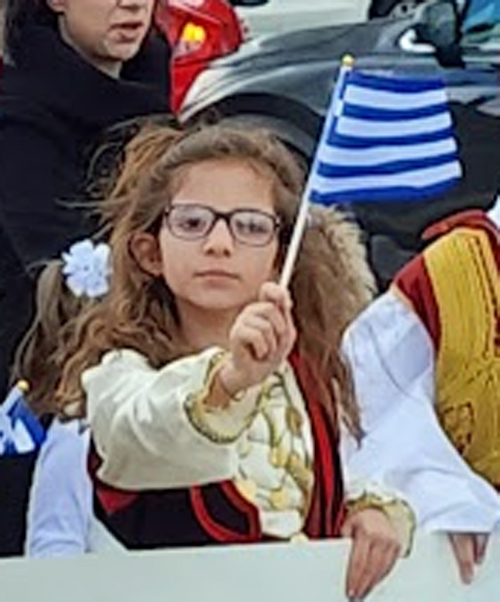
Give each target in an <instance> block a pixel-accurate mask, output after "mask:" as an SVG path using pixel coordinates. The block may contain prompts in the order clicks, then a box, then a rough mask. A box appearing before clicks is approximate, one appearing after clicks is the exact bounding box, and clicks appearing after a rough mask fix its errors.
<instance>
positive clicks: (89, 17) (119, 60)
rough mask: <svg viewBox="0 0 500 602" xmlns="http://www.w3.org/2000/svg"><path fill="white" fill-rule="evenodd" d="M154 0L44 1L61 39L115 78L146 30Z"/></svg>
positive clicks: (137, 49)
mask: <svg viewBox="0 0 500 602" xmlns="http://www.w3.org/2000/svg"><path fill="white" fill-rule="evenodd" d="M155 1H156V0H47V2H48V4H49V7H50V8H51V9H52V10H53V11H54V12H55V13H57V15H58V16H59V27H60V31H61V35H62V37H63V39H64V40H65V41H66V42H67V43H68V44H69V45H70V46H72V47H73V48H74V49H75V50H76V51H77V52H78V53H79V54H80V55H82V56H83V57H84V58H85V59H86V60H87V61H88V62H89V63H91V64H92V65H94V66H95V67H97V68H98V69H100V70H101V71H104V72H106V73H108V74H110V75H112V76H115V77H118V75H119V73H120V68H121V66H122V64H123V62H124V61H127V60H129V59H131V58H132V57H134V56H135V55H136V54H137V52H138V51H139V49H140V47H141V44H142V42H143V41H144V38H145V36H146V34H147V32H148V30H149V27H150V25H151V20H152V14H153V7H154V4H155Z"/></svg>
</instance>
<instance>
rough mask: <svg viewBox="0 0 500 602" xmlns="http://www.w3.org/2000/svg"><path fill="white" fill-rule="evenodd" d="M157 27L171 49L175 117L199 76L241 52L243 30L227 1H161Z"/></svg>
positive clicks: (157, 15)
mask: <svg viewBox="0 0 500 602" xmlns="http://www.w3.org/2000/svg"><path fill="white" fill-rule="evenodd" d="M156 24H157V26H158V28H159V29H160V31H161V32H162V33H163V34H164V35H165V36H166V37H167V39H168V41H169V42H170V45H171V47H172V58H173V60H172V98H171V99H170V103H171V107H172V110H173V112H174V113H176V112H177V111H178V110H179V108H180V106H181V104H182V101H183V99H184V96H185V95H186V92H187V91H188V89H189V87H190V86H191V84H192V83H193V81H194V80H195V78H196V77H197V76H198V75H199V73H201V71H203V70H204V69H205V68H206V67H207V66H208V64H209V63H210V62H211V61H212V60H213V59H215V58H219V57H221V56H224V55H226V54H230V53H231V52H234V51H235V50H237V49H238V47H239V46H240V44H241V43H242V41H243V30H242V26H241V23H240V21H239V19H238V17H237V15H236V12H235V11H234V9H233V7H232V6H231V5H230V4H229V3H228V2H227V1H226V0H160V2H159V3H158V8H157V13H156Z"/></svg>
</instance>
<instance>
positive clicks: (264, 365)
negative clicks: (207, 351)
mask: <svg viewBox="0 0 500 602" xmlns="http://www.w3.org/2000/svg"><path fill="white" fill-rule="evenodd" d="M291 308H292V301H291V298H290V294H289V292H288V290H287V289H284V288H282V287H281V286H279V285H278V284H276V283H275V282H266V283H264V284H263V285H262V287H261V289H260V292H259V297H258V300H257V301H256V302H254V303H250V304H249V305H247V306H246V307H245V308H244V309H243V310H242V311H241V313H240V314H239V315H238V317H237V318H236V320H235V322H234V324H233V326H232V328H231V331H230V333H229V351H230V354H229V356H228V358H227V360H226V362H225V363H224V365H223V366H222V367H221V369H220V371H219V378H220V381H221V384H222V387H223V388H224V389H225V390H226V391H227V392H228V393H229V394H230V395H235V394H237V393H238V392H239V391H242V390H244V389H247V388H249V387H251V386H253V385H257V384H259V383H261V382H263V381H264V380H265V379H266V378H267V377H268V376H269V375H270V374H272V373H273V372H274V371H275V370H277V369H278V368H279V367H280V365H281V364H282V362H283V361H284V360H286V358H287V357H288V355H289V353H290V351H291V350H292V347H293V345H294V343H295V339H296V336H297V334H296V330H295V326H294V323H293V319H292V313H291Z"/></svg>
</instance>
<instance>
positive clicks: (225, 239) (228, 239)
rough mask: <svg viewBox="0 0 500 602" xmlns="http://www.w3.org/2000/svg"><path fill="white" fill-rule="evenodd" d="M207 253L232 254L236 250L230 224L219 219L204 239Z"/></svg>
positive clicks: (204, 247)
mask: <svg viewBox="0 0 500 602" xmlns="http://www.w3.org/2000/svg"><path fill="white" fill-rule="evenodd" d="M203 250H204V251H205V253H212V254H217V255H230V254H231V253H232V252H233V251H234V239H233V235H232V234H231V230H230V229H229V225H228V224H227V223H226V222H225V221H224V220H223V219H219V220H217V222H216V223H215V224H214V227H213V228H212V230H211V231H210V232H209V234H208V236H207V237H206V239H205V240H204V241H203Z"/></svg>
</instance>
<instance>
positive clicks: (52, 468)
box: [26, 421, 92, 557]
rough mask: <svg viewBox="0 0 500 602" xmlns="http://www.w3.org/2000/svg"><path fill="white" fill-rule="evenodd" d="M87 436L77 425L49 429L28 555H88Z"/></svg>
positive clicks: (36, 480)
mask: <svg viewBox="0 0 500 602" xmlns="http://www.w3.org/2000/svg"><path fill="white" fill-rule="evenodd" d="M87 450H88V431H87V432H83V433H81V432H80V430H79V424H78V423H77V422H76V421H74V422H72V423H69V424H61V423H59V422H57V421H55V422H54V423H53V424H52V426H51V427H50V429H49V431H48V434H47V439H46V440H45V442H44V444H43V446H42V449H41V451H40V455H39V456H38V459H37V463H36V467H35V472H34V475H33V483H32V487H31V491H30V498H29V506H28V520H27V535H26V554H27V555H28V556H33V557H49V556H71V555H76V554H83V553H84V552H88V551H89V540H88V537H89V523H90V520H91V516H92V485H91V483H90V478H89V476H88V474H87V469H86V463H87Z"/></svg>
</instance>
